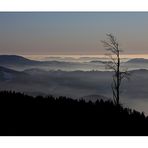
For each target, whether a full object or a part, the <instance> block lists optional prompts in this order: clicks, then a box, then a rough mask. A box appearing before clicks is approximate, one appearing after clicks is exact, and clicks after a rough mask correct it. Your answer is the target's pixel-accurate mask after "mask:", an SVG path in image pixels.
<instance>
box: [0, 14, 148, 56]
mask: <svg viewBox="0 0 148 148" xmlns="http://www.w3.org/2000/svg"><path fill="white" fill-rule="evenodd" d="M106 33H112V34H113V35H115V36H116V38H117V39H118V41H119V44H120V47H121V49H122V50H123V51H124V52H123V54H148V13H146V12H145V13H144V12H16V13H15V12H9V13H8V12H0V54H22V55H25V54H26V55H41V54H42V55H99V54H100V55H101V54H105V53H106V51H105V49H104V47H103V45H102V43H101V40H104V39H106Z"/></svg>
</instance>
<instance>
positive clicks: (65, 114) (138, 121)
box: [0, 91, 148, 136]
mask: <svg viewBox="0 0 148 148" xmlns="http://www.w3.org/2000/svg"><path fill="white" fill-rule="evenodd" d="M0 113H1V114H0V135H1V136H5V135H9V136H10V135H17V136H47V135H48V136H54V135H56V136H75V135H76V136H93V135H94V136H95V135H102V136H103V135H148V117H146V116H145V115H144V113H140V112H137V111H135V110H131V109H129V108H124V107H122V106H121V105H118V106H117V105H115V104H114V103H113V102H112V101H109V100H108V101H103V100H97V101H96V102H95V103H92V102H91V101H89V102H85V100H83V99H81V100H73V99H71V98H67V97H58V98H55V97H53V96H46V97H42V96H37V97H32V96H28V95H25V94H21V93H16V92H12V91H1V92H0Z"/></svg>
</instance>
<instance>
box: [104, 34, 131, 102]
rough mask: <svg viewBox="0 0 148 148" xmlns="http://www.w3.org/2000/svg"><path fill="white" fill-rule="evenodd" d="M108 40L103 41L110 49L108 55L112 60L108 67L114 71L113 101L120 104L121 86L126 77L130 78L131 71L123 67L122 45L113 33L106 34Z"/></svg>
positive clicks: (106, 47) (107, 48)
mask: <svg viewBox="0 0 148 148" xmlns="http://www.w3.org/2000/svg"><path fill="white" fill-rule="evenodd" d="M106 35H107V40H104V41H102V43H103V45H104V47H105V49H106V50H107V51H110V53H109V54H107V56H108V57H109V59H110V61H108V62H107V64H106V67H107V68H108V69H111V70H113V71H114V74H113V82H112V85H111V87H112V92H113V101H114V103H115V104H116V105H119V104H120V102H119V101H120V86H121V82H122V80H123V79H124V78H129V73H128V71H127V70H122V69H121V59H120V53H121V50H120V47H119V42H118V41H117V39H116V38H115V36H114V35H112V34H106Z"/></svg>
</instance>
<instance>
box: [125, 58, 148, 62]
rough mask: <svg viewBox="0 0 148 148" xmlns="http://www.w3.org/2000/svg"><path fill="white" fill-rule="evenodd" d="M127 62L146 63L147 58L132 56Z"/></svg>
mask: <svg viewBox="0 0 148 148" xmlns="http://www.w3.org/2000/svg"><path fill="white" fill-rule="evenodd" d="M127 63H148V59H144V58H134V59H131V60H128V61H127Z"/></svg>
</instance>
